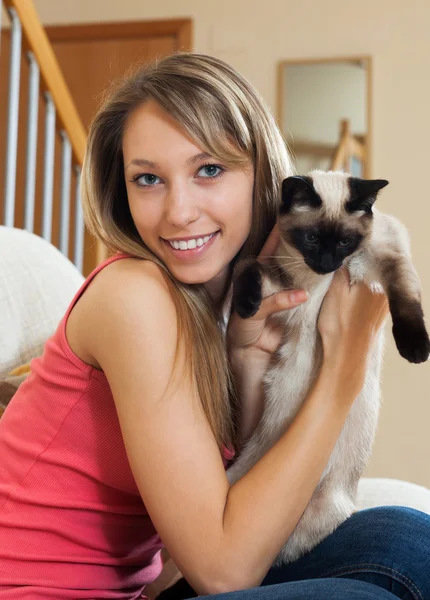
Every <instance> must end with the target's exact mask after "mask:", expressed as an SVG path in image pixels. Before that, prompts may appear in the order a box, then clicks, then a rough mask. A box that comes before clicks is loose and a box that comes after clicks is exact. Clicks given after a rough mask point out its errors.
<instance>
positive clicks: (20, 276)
mask: <svg viewBox="0 0 430 600" xmlns="http://www.w3.org/2000/svg"><path fill="white" fill-rule="evenodd" d="M83 281H84V278H83V276H82V275H81V273H80V272H79V271H78V270H77V269H76V267H75V266H74V265H73V263H72V262H70V261H69V260H68V259H67V258H66V257H65V256H64V255H63V254H61V252H60V251H59V250H58V249H57V248H55V247H54V246H53V245H52V244H50V243H49V242H47V241H45V240H44V239H42V238H40V237H38V236H37V235H35V234H33V233H29V232H27V231H24V230H21V229H15V228H8V227H4V226H0V415H1V408H2V407H3V409H4V408H5V407H6V406H7V402H8V401H9V400H10V398H11V397H12V395H13V393H14V392H15V391H16V389H17V387H18V386H19V385H20V383H21V382H22V381H23V379H24V378H25V377H26V375H27V372H28V368H27V367H26V365H28V363H29V361H30V360H31V359H32V358H34V357H36V356H39V355H40V354H41V353H42V351H43V346H44V343H45V341H46V340H47V339H48V338H49V337H50V336H51V335H52V334H53V333H54V331H55V329H56V327H57V325H58V323H59V321H60V320H61V318H62V317H63V315H64V313H65V311H66V309H67V307H68V305H69V303H70V301H71V300H72V297H73V296H74V294H75V293H76V291H77V290H78V289H79V287H80V286H81V284H82V282H83ZM382 505H400V506H409V507H411V508H416V509H418V510H421V511H423V512H426V513H429V514H430V490H428V489H426V488H424V487H422V486H419V485H416V484H413V483H410V482H407V481H399V480H396V479H388V478H383V477H379V478H366V477H363V478H362V479H361V480H360V482H359V488H358V501H357V508H358V509H359V510H360V509H364V508H371V507H375V506H382ZM163 558H164V569H163V572H162V574H161V576H160V578H159V579H158V580H157V581H156V582H154V584H152V585H151V586H150V589H149V590H147V592H146V593H147V594H148V595H149V596H150V597H151V598H154V597H155V596H156V595H157V594H158V593H159V592H160V591H161V590H163V589H164V588H165V587H166V586H168V585H170V584H171V583H172V582H173V581H175V580H176V579H177V578H178V576H179V575H178V571H177V569H176V567H175V565H174V564H173V562H172V561H171V560H170V559H169V557H168V555H167V553H165V552H164V553H163Z"/></svg>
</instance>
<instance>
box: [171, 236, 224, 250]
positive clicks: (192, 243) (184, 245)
mask: <svg viewBox="0 0 430 600" xmlns="http://www.w3.org/2000/svg"><path fill="white" fill-rule="evenodd" d="M213 235H215V234H214V233H212V234H211V235H205V237H204V238H194V239H192V240H188V241H185V240H180V241H179V242H178V241H176V240H175V241H173V242H169V244H170V245H171V246H172V247H173V248H175V249H176V250H192V249H193V248H195V247H196V246H198V247H200V246H203V244H206V242H208V241H209V240H210V239H211V237H212V236H213Z"/></svg>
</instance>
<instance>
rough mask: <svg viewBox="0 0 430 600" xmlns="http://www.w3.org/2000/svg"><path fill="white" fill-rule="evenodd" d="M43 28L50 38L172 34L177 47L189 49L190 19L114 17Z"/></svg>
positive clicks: (99, 37)
mask: <svg viewBox="0 0 430 600" xmlns="http://www.w3.org/2000/svg"><path fill="white" fill-rule="evenodd" d="M45 31H46V33H47V35H48V38H49V39H50V41H51V42H62V41H71V40H85V39H92V40H94V39H105V38H109V39H122V38H127V39H130V38H133V37H134V38H139V37H145V36H151V37H164V36H174V37H175V38H176V41H177V49H178V50H183V51H190V50H192V44H193V22H192V19H159V20H156V21H113V22H103V23H84V24H82V23H77V24H76V25H48V26H45Z"/></svg>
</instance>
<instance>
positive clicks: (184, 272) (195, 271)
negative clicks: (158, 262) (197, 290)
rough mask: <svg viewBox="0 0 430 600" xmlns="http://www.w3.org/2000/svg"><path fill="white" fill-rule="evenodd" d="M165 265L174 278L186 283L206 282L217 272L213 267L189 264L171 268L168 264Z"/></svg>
mask: <svg viewBox="0 0 430 600" xmlns="http://www.w3.org/2000/svg"><path fill="white" fill-rule="evenodd" d="M167 267H168V269H169V271H170V273H171V274H172V275H173V277H174V278H175V279H177V280H178V281H180V282H181V283H186V284H188V285H193V284H195V285H196V284H198V283H207V282H208V281H210V280H211V279H213V278H214V277H216V275H217V272H216V271H215V270H214V269H213V268H203V267H197V266H191V265H189V266H184V267H182V268H180V267H179V268H171V267H170V265H167Z"/></svg>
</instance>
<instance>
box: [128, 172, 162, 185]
mask: <svg viewBox="0 0 430 600" xmlns="http://www.w3.org/2000/svg"><path fill="white" fill-rule="evenodd" d="M159 179H160V178H159V177H157V175H153V174H152V173H143V174H142V175H136V177H133V180H132V181H133V183H135V184H136V185H137V186H139V187H152V186H154V185H156V184H157V183H159Z"/></svg>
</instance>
